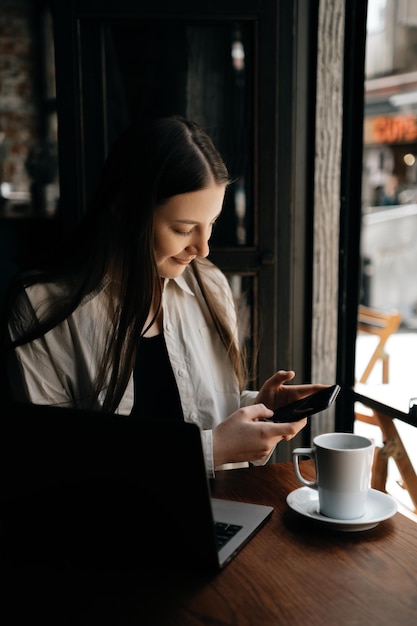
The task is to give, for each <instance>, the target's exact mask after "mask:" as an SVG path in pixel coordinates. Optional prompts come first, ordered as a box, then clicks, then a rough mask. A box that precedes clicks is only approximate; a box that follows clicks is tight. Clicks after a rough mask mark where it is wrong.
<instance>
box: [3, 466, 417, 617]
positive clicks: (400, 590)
mask: <svg viewBox="0 0 417 626" xmlns="http://www.w3.org/2000/svg"><path fill="white" fill-rule="evenodd" d="M302 466H303V473H304V474H305V475H307V476H308V475H310V476H312V474H311V466H310V465H309V462H308V461H303V462H302ZM298 486H299V485H298V484H297V482H296V479H295V476H294V473H293V468H292V465H291V463H279V464H272V465H267V466H265V467H251V468H249V469H240V470H229V471H223V472H218V474H217V477H216V479H215V481H214V486H213V495H214V496H216V497H227V498H232V499H236V500H246V501H249V502H257V503H261V504H269V505H273V506H274V507H275V511H274V513H273V515H272V518H271V519H270V520H269V521H268V522H267V524H266V525H265V526H264V527H263V528H262V529H261V530H260V532H259V533H258V534H257V535H256V536H255V537H254V538H253V539H252V540H251V541H250V543H249V544H247V545H246V546H245V547H244V548H243V550H242V551H241V553H240V554H238V555H237V556H236V558H235V559H234V560H233V561H232V562H231V563H229V565H227V567H226V568H225V569H224V570H223V571H222V572H220V573H218V574H216V575H214V576H208V575H203V574H198V573H196V572H189V573H184V572H180V571H177V572H171V571H169V570H168V569H167V570H165V571H154V572H152V571H149V572H145V573H144V572H141V573H140V572H136V571H135V572H130V573H120V572H91V571H90V572H82V571H73V570H72V571H70V572H64V571H60V570H56V571H47V570H46V569H44V570H42V569H41V570H38V571H35V570H33V569H30V568H29V569H24V568H20V570H19V569H12V570H10V571H8V572H7V581H8V587H7V586H6V587H4V586H3V591H4V592H5V595H4V598H6V597H7V598H8V599H10V598H11V597H13V595H11V590H13V589H14V591H16V589H17V598H15V597H13V599H12V600H11V603H12V606H13V615H14V616H16V617H17V618H18V619H16V622H13V621H10V619H9V621H6V622H4V623H7V624H11V623H24V622H22V621H21V620H20V618H21V615H20V612H21V610H22V607H26V608H27V609H28V615H30V617H31V621H32V622H33V621H38V618H39V620H40V621H41V623H42V624H43V625H45V624H49V623H54V624H59V626H63V625H65V624H71V625H78V624H80V625H84V624H85V625H88V626H92V625H95V624H100V626H101V625H104V624H112V625H114V626H124V625H126V626H127V625H129V626H132V625H134V624H138V625H140V626H199V625H206V626H226V625H227V626H290V625H291V626H297V625H298V624H300V625H303V626H304V625H305V624H312V625H313V626H316V625H317V626H319V625H320V626H326V625H329V626H335V625H337V626H345V625H346V626H347V625H348V624H349V625H351V624H352V625H353V624H357V625H359V626H367V625H369V626H375V625H376V624H378V625H385V624H386V625H387V626H388V625H389V626H392V625H393V624H398V626H407V625H410V626H411V625H413V626H414V625H415V624H416V619H417V556H416V555H417V525H416V524H415V523H414V522H412V521H411V520H410V519H408V518H407V517H404V516H402V515H401V514H400V513H396V514H395V515H394V516H393V517H392V518H390V519H389V520H386V521H384V522H381V523H380V524H379V525H378V526H377V527H375V528H374V529H372V530H367V531H362V532H355V533H351V532H350V533H346V532H340V531H339V532H337V531H333V530H330V529H329V528H328V527H326V528H324V527H323V526H320V525H319V524H318V523H315V522H312V521H311V520H309V519H305V518H304V517H302V516H299V515H297V514H296V513H294V512H293V511H292V510H291V509H290V508H289V507H288V505H287V503H286V496H287V495H288V493H290V492H291V491H292V490H293V489H295V488H297V487H298ZM2 603H3V601H2ZM19 620H20V621H19ZM26 623H27V622H26Z"/></svg>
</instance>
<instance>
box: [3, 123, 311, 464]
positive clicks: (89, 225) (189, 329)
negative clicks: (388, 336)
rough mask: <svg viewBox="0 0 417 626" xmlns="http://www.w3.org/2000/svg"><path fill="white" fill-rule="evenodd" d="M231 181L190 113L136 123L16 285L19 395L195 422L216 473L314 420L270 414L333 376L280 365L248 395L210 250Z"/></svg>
mask: <svg viewBox="0 0 417 626" xmlns="http://www.w3.org/2000/svg"><path fill="white" fill-rule="evenodd" d="M229 182H230V181H229V175H228V172H227V169H226V167H225V165H224V163H223V161H222V159H221V157H220V155H219V154H218V152H217V151H216V149H215V148H214V146H213V144H212V142H211V140H210V138H209V137H208V136H207V134H206V133H205V132H204V131H203V130H202V129H201V128H199V127H198V126H197V125H196V124H195V123H193V122H191V121H187V120H185V119H183V118H179V117H165V118H158V119H155V120H152V121H147V122H146V123H145V124H143V126H142V127H140V128H136V129H130V130H129V131H128V132H126V133H125V134H124V135H123V136H122V137H121V138H120V139H119V140H118V142H116V144H115V146H114V147H113V149H112V150H111V152H110V154H109V157H108V159H107V161H106V164H105V167H104V170H103V176H102V179H101V182H100V184H99V187H98V193H97V195H96V198H95V201H94V203H93V204H92V207H91V208H90V210H89V211H88V212H87V213H86V215H85V217H84V219H83V220H82V222H81V224H80V226H79V228H78V229H77V231H76V232H75V233H74V234H73V236H72V237H71V238H70V239H68V241H67V242H66V243H65V245H63V246H61V247H60V250H59V254H55V255H53V258H51V259H50V260H49V262H48V263H47V264H45V265H44V266H43V267H42V268H41V269H40V270H38V271H36V272H33V273H31V274H29V275H28V274H26V275H25V276H23V277H20V279H18V280H17V281H16V284H15V286H14V289H13V298H12V306H11V308H10V312H9V315H8V332H9V338H10V339H11V345H10V349H9V351H8V364H7V369H8V378H9V383H10V387H11V393H12V397H13V398H14V399H19V400H22V399H25V400H28V401H30V402H32V403H36V404H54V405H60V406H74V407H78V408H80V409H84V408H86V409H91V408H93V409H96V410H102V411H107V412H115V413H120V414H123V415H132V416H133V415H134V416H137V417H138V418H140V417H141V416H143V417H154V418H171V419H175V418H177V419H185V420H186V421H192V422H195V423H197V424H198V425H199V426H200V428H201V430H202V439H203V445H204V450H205V457H206V464H207V471H208V473H209V474H211V475H213V472H214V469H215V468H219V467H225V466H226V465H225V464H229V463H233V464H236V463H238V464H242V463H243V464H247V462H248V461H251V462H254V463H264V462H266V460H267V459H268V458H269V456H270V454H271V453H272V451H273V450H274V448H275V446H276V444H277V443H278V442H279V441H280V440H282V439H287V440H288V439H291V438H292V437H293V436H294V435H296V434H297V432H299V431H300V430H301V429H302V428H303V427H304V426H305V424H306V420H304V419H303V420H300V421H299V422H296V423H295V424H274V423H267V422H265V421H262V420H264V418H268V417H270V416H271V415H272V409H274V408H276V407H278V406H280V405H283V404H286V403H288V402H290V401H292V400H295V399H297V398H300V397H304V396H306V395H308V394H309V393H312V392H313V391H317V390H318V389H319V388H321V387H322V385H302V386H293V385H291V386H287V385H284V383H286V382H288V381H289V380H291V379H292V378H293V377H294V372H291V371H279V372H277V373H276V374H275V375H274V376H272V377H271V378H270V379H269V380H268V381H266V383H265V384H264V385H263V387H262V388H261V390H260V391H259V393H258V392H253V391H252V392H251V391H245V367H244V364H243V358H242V353H241V351H240V349H239V341H238V334H237V321H236V312H235V308H234V303H233V298H232V294H231V291H230V288H229V285H228V282H227V280H226V278H225V276H224V275H223V274H222V273H221V272H220V270H219V269H218V268H216V267H215V266H214V265H213V264H212V263H210V262H209V261H208V260H206V257H207V255H208V253H209V246H208V242H209V239H210V236H211V232H212V229H213V226H214V224H215V222H216V220H217V218H218V217H219V215H220V212H221V209H222V204H223V199H224V194H225V191H226V188H227V186H228V185H229ZM162 427H163V425H162V426H161V428H162ZM227 466H228V465H227Z"/></svg>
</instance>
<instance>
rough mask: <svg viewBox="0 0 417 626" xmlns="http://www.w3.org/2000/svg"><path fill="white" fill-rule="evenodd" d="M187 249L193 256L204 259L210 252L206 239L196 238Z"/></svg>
mask: <svg viewBox="0 0 417 626" xmlns="http://www.w3.org/2000/svg"><path fill="white" fill-rule="evenodd" d="M188 249H189V250H192V253H193V254H196V255H197V256H199V257H202V258H205V257H206V256H208V254H209V252H210V246H209V243H208V239H207V238H206V237H198V238H197V239H196V240H195V241H193V243H192V244H191V245H190V246H189V247H188Z"/></svg>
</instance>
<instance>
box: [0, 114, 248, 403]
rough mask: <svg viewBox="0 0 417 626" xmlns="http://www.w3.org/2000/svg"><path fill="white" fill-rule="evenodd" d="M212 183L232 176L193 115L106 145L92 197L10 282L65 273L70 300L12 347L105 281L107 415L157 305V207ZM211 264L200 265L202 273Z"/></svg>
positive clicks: (236, 354)
mask: <svg viewBox="0 0 417 626" xmlns="http://www.w3.org/2000/svg"><path fill="white" fill-rule="evenodd" d="M213 182H214V183H216V184H220V185H223V184H229V182H230V181H229V174H228V171H227V168H226V166H225V164H224V163H223V160H222V158H221V157H220V155H219V153H218V151H217V150H216V148H215V147H214V145H213V143H212V141H211V139H210V138H209V136H208V135H207V134H206V133H205V131H204V130H202V129H201V128H200V127H199V126H198V125H197V124H195V123H194V122H192V121H189V120H186V119H184V118H181V117H178V116H170V117H162V118H157V119H152V120H145V121H144V123H143V124H141V125H140V126H136V127H132V128H130V129H129V130H128V131H126V132H125V133H124V134H123V135H122V136H121V137H120V138H119V140H118V141H117V142H116V143H115V144H114V146H113V147H112V149H111V151H110V153H109V155H108V158H107V160H106V162H105V165H104V169H103V173H102V176H101V179H100V182H99V185H98V190H97V193H96V196H95V199H94V202H93V203H92V205H91V207H90V208H89V210H88V211H87V212H86V214H85V216H84V218H83V219H82V221H81V222H80V224H79V226H78V228H77V229H76V231H75V232H74V233H73V234H72V235H71V236H70V237H68V238H67V240H66V241H65V242H64V243H63V244H61V245H60V247H59V253H57V254H54V255H53V256H52V258H50V260H49V262H48V263H47V265H46V266H44V267H42V268H41V270H40V271H37V272H33V273H31V274H30V275H25V276H24V277H19V279H18V280H17V281H16V283H15V285H14V286H13V287H12V290H11V295H12V302H13V291H14V290H17V291H19V289H21V288H22V287H27V286H29V285H31V284H35V283H39V282H48V281H51V280H52V281H57V280H60V281H62V280H65V284H66V285H67V286H68V289H67V292H68V297H66V298H60V299H59V301H55V302H51V303H50V306H49V310H48V314H47V315H46V317H43V318H42V320H39V322H38V323H37V325H36V327H35V328H30V329H28V328H26V329H24V331H23V332H22V335H21V336H20V338H18V339H17V340H16V341H14V342H13V344H12V345H11V347H12V348H14V347H16V346H18V345H23V344H25V343H28V342H30V341H32V340H34V339H36V338H38V337H40V336H42V335H43V334H45V333H46V332H47V331H48V330H50V329H51V328H53V327H55V326H56V325H58V324H59V323H60V322H62V321H63V320H65V319H66V318H67V317H68V316H69V315H70V314H71V313H72V312H73V311H74V310H75V309H76V308H77V306H78V305H79V304H80V302H81V300H82V299H83V298H84V297H85V296H87V295H88V294H91V293H93V292H94V291H95V290H97V289H98V288H100V286H101V285H102V284H103V282H104V281H108V286H107V290H108V293H109V294H110V297H109V305H108V307H109V308H108V312H109V318H110V321H111V324H110V325H109V329H110V330H109V333H108V336H107V338H106V347H105V352H104V354H103V358H102V359H101V366H100V368H99V373H98V378H97V380H96V390H95V398H94V399H93V402H94V401H95V400H96V399H97V397H98V394H99V392H100V390H101V389H102V388H104V385H105V382H106V381H109V384H108V387H107V391H106V395H105V398H104V402H103V407H102V408H103V410H105V411H111V412H114V411H115V410H116V409H117V407H118V405H119V403H120V401H121V399H122V397H123V394H124V392H125V390H126V387H127V384H128V382H129V379H130V376H131V373H132V370H133V366H134V361H135V357H136V350H137V345H138V339H139V337H140V335H141V333H142V332H143V330H144V325H145V322H146V320H147V317H148V314H149V311H150V309H151V307H152V308H153V310H157V309H158V308H159V307H160V304H161V297H162V291H161V280H160V277H159V276H158V271H157V267H156V264H155V260H154V252H153V243H154V242H153V214H154V210H155V207H156V206H158V205H159V204H161V203H162V202H164V201H165V200H167V199H168V198H170V197H172V196H175V195H177V194H182V193H187V192H192V191H197V190H200V189H203V188H205V187H207V186H209V185H210V184H212V183H213ZM209 265H210V264H209V263H206V264H205V268H206V269H205V271H207V267H209ZM197 266H198V263H197V264H196V269H195V272H196V275H197V277H198V283H199V285H200V288H201V290H202V293H203V296H204V298H205V300H206V302H207V306H208V308H209V310H210V313H211V315H212V318H213V321H214V323H215V326H216V328H217V330H218V332H219V334H220V337H221V339H222V341H223V343H224V345H225V347H226V350H227V352H228V354H229V357H230V359H231V363H232V366H233V368H234V370H235V372H236V375H237V377H238V380H239V383H240V386H241V388H243V386H244V373H243V372H244V367H243V366H242V358H243V355H242V354H241V351H240V350H239V346H238V343H237V341H236V337H235V334H234V332H233V329H231V327H230V323H229V322H228V320H227V318H226V316H225V313H224V311H223V309H222V307H221V306H218V304H217V303H216V299H215V298H214V297H212V295H211V294H210V293H208V291H207V289H206V288H205V283H204V272H201V271H199V270H198V267H197ZM138 285H140V288H138Z"/></svg>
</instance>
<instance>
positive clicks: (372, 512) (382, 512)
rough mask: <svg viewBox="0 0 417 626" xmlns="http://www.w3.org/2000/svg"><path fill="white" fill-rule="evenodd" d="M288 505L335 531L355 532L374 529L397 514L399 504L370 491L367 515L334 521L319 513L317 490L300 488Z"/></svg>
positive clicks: (288, 499)
mask: <svg viewBox="0 0 417 626" xmlns="http://www.w3.org/2000/svg"><path fill="white" fill-rule="evenodd" d="M287 503H288V505H289V506H290V507H291V508H292V509H293V511H296V512H297V513H300V514H301V515H304V516H305V517H308V518H310V519H313V520H316V521H318V522H322V523H323V524H327V525H329V526H333V528H334V529H335V530H343V531H345V532H355V531H358V530H368V529H369V528H374V526H376V525H377V524H379V522H382V521H383V520H386V519H388V518H389V517H392V516H393V515H394V514H395V513H396V512H397V508H398V506H397V503H396V501H395V500H394V498H392V497H391V496H390V495H388V494H387V493H383V492H382V491H377V490H376V489H370V490H369V493H368V497H367V500H366V504H365V514H364V515H363V517H361V518H359V519H358V518H356V519H352V520H342V519H333V518H332V517H326V516H325V515H321V513H320V512H319V496H318V493H317V491H316V490H315V489H311V488H310V487H300V488H299V489H296V490H295V491H292V492H291V493H290V494H288V496H287Z"/></svg>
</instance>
